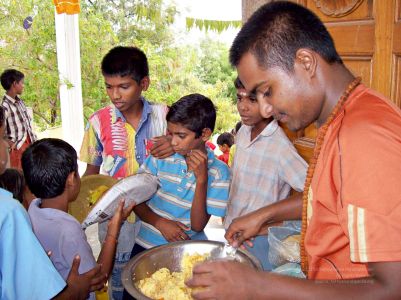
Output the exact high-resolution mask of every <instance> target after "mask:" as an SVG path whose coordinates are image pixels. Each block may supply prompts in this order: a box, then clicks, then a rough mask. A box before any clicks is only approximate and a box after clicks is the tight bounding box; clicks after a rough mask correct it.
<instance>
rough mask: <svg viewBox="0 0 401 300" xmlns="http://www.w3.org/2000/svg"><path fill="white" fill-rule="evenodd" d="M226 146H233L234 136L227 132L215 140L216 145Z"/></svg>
mask: <svg viewBox="0 0 401 300" xmlns="http://www.w3.org/2000/svg"><path fill="white" fill-rule="evenodd" d="M224 144H226V145H227V146H228V147H231V146H232V145H234V136H233V135H232V134H231V133H229V132H223V133H222V134H220V135H219V137H218V138H217V145H221V146H222V145H224Z"/></svg>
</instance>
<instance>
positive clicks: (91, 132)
mask: <svg viewBox="0 0 401 300" xmlns="http://www.w3.org/2000/svg"><path fill="white" fill-rule="evenodd" d="M101 69H102V74H103V77H104V81H105V85H106V91H107V95H108V96H109V98H110V100H111V102H112V103H111V104H110V105H108V106H106V107H104V108H102V109H100V110H98V111H97V112H95V113H94V114H93V115H92V116H90V118H89V122H88V124H87V126H86V129H85V135H84V138H83V142H82V147H81V151H80V156H79V159H80V160H81V161H83V162H86V163H87V167H86V171H85V173H84V175H83V176H86V175H93V174H99V173H102V174H107V175H109V176H112V177H114V178H117V179H122V178H125V177H127V176H130V175H134V174H135V173H136V172H137V170H138V168H139V166H140V165H141V164H142V163H143V161H144V160H145V158H146V154H147V147H148V148H150V153H151V154H152V155H154V156H156V157H167V156H170V155H171V154H173V150H172V147H171V144H170V140H169V139H168V137H166V136H163V135H164V134H165V133H166V114H167V111H168V107H167V106H165V105H161V104H151V103H150V102H149V101H148V100H146V99H145V98H144V97H143V96H142V92H144V91H146V90H147V89H148V87H149V84H150V78H149V67H148V60H147V58H146V55H145V53H143V52H142V51H141V50H140V49H138V48H136V47H122V46H118V47H115V48H113V49H111V50H110V51H109V52H108V53H107V54H106V55H105V56H104V58H103V60H102V64H101ZM151 144H152V146H151V147H150V145H151ZM106 232H107V224H106V223H105V222H103V223H100V224H99V240H100V242H103V241H104V239H105V236H106ZM136 232H137V229H136V227H135V224H134V221H133V218H131V217H129V218H128V219H127V221H125V222H124V223H123V225H122V228H121V232H120V236H119V240H118V246H117V253H116V257H115V263H114V267H113V271H112V276H111V280H110V282H109V291H110V293H109V296H110V298H112V299H114V300H121V299H122V295H123V290H124V288H123V286H122V283H121V272H122V269H123V267H124V266H125V264H126V263H127V262H128V260H129V257H130V254H131V250H132V247H133V246H134V243H135V235H136Z"/></svg>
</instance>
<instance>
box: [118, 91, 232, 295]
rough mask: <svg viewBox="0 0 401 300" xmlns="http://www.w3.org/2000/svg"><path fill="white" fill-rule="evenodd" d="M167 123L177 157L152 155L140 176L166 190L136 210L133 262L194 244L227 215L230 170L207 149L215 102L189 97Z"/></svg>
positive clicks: (173, 110) (178, 104)
mask: <svg viewBox="0 0 401 300" xmlns="http://www.w3.org/2000/svg"><path fill="white" fill-rule="evenodd" d="M166 118H167V127H168V132H169V134H170V135H171V137H172V139H171V144H172V146H173V147H174V152H175V154H174V155H173V156H170V157H168V158H165V159H157V158H155V157H153V156H150V157H148V158H147V160H146V161H145V163H144V164H143V165H142V166H141V168H140V171H139V174H146V175H148V176H151V177H153V179H154V180H155V181H159V182H160V187H159V189H158V191H157V192H156V194H155V195H154V196H152V198H151V199H150V200H149V201H147V202H144V203H141V204H139V205H138V206H137V207H136V208H135V213H136V214H137V215H138V216H139V218H140V219H141V228H140V231H139V233H138V235H137V238H136V244H135V246H134V248H133V249H132V253H131V257H134V256H135V255H137V254H138V253H141V252H142V251H144V250H146V249H149V248H152V247H155V246H159V245H163V244H166V243H169V242H175V241H182V240H189V239H191V237H193V236H195V235H196V234H197V233H199V232H202V231H203V229H204V228H205V226H206V224H207V223H208V221H209V219H210V216H211V215H216V216H220V217H223V216H224V215H225V212H226V204H227V200H228V190H229V184H230V170H229V168H228V166H227V165H226V164H224V163H223V162H222V161H220V160H218V159H217V157H216V156H215V155H214V154H213V152H212V151H211V150H210V149H209V147H207V146H206V141H207V140H208V139H209V138H210V136H211V134H212V132H213V130H214V127H215V122H216V109H215V107H214V105H213V102H212V101H211V100H210V99H209V98H207V97H205V96H203V95H200V94H190V95H187V96H184V97H182V98H181V99H180V100H178V101H177V102H175V103H174V104H173V105H172V106H171V108H170V111H169V112H168V114H167V117H166ZM124 297H125V299H131V297H129V295H128V294H125V295H124Z"/></svg>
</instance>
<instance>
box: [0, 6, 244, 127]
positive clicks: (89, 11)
mask: <svg viewBox="0 0 401 300" xmlns="http://www.w3.org/2000/svg"><path fill="white" fill-rule="evenodd" d="M177 14H178V11H177V9H176V7H175V6H174V5H172V4H166V3H165V2H164V1H162V0H137V1H130V0H82V1H81V14H80V17H79V26H80V50H81V72H82V91H83V102H84V115H85V118H88V117H89V116H90V115H91V114H92V113H93V112H95V111H96V110H98V109H99V108H101V107H103V106H105V105H107V104H108V103H109V99H108V97H107V94H106V92H105V88H104V80H103V77H102V75H101V72H100V63H101V60H102V57H103V56H104V55H105V54H106V53H107V51H108V50H109V49H110V48H112V47H114V46H116V45H135V46H137V47H139V48H141V49H142V50H143V51H144V52H145V53H146V54H147V56H148V60H149V66H150V77H151V85H150V88H149V90H148V91H147V92H146V93H144V95H145V97H146V98H147V99H149V100H151V101H154V102H161V103H166V104H172V103H173V102H175V101H176V100H178V99H179V98H180V97H182V96H184V95H186V94H189V93H194V92H198V93H203V94H205V95H206V96H208V97H210V98H211V99H212V100H213V101H214V103H215V105H216V107H217V108H218V120H217V124H216V131H219V132H221V131H226V130H229V129H230V128H231V127H232V126H233V125H234V124H235V122H236V121H237V120H238V114H237V112H236V109H235V106H234V105H233V102H232V100H233V99H234V89H233V80H234V78H235V73H234V71H233V69H232V68H231V67H230V65H229V63H228V58H227V53H228V49H227V46H225V45H224V44H221V43H218V42H216V41H213V40H210V39H206V40H204V41H202V42H201V43H200V44H199V47H198V46H194V45H186V46H185V45H182V44H180V43H177V41H176V40H175V36H174V33H173V31H172V29H171V26H170V25H172V24H173V22H174V19H175V17H176V16H177ZM27 16H32V17H33V24H32V27H31V28H30V29H28V30H25V29H23V27H22V23H23V20H24V19H25V18H26V17H27ZM0 20H1V22H0V70H3V69H5V68H17V69H20V70H21V71H22V72H24V73H25V76H26V78H25V85H26V87H25V92H24V95H23V98H24V100H25V101H26V102H27V103H28V105H29V106H32V107H33V110H34V117H35V123H36V124H38V125H39V126H40V127H41V128H46V127H51V126H54V125H58V124H59V123H60V122H61V120H60V103H59V95H58V85H59V77H58V70H57V55H56V36H55V35H56V33H55V24H54V23H55V21H54V6H53V5H52V3H51V1H43V0H18V1H17V0H0Z"/></svg>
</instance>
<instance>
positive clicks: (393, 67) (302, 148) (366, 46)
mask: <svg viewBox="0 0 401 300" xmlns="http://www.w3.org/2000/svg"><path fill="white" fill-rule="evenodd" d="M267 2H270V1H266V0H243V1H242V5H243V7H242V9H243V20H246V19H247V18H249V16H250V15H251V14H252V13H253V12H254V11H255V10H256V9H257V8H258V7H259V6H260V5H262V4H264V3H267ZM294 2H297V3H299V4H301V5H304V6H306V7H308V8H309V9H310V10H312V11H313V12H315V13H316V14H317V15H318V16H319V17H320V19H321V20H322V21H323V22H324V23H325V25H326V26H327V28H328V30H329V32H330V34H331V35H332V37H333V39H334V42H335V45H336V48H337V51H338V52H339V54H340V55H341V57H342V59H343V61H344V63H345V64H346V65H347V67H348V68H349V69H350V70H351V71H352V72H353V73H354V74H355V75H357V76H361V77H362V81H363V83H364V84H366V85H367V86H370V87H372V88H373V89H375V90H377V91H379V92H381V93H382V94H384V95H385V96H387V97H388V98H390V99H391V100H392V101H393V102H394V103H396V104H397V105H398V106H399V107H401V0H380V1H379V0H376V1H374V0H297V1H294ZM287 132H288V131H287ZM316 133H317V129H316V127H315V126H314V125H311V126H309V127H308V128H306V129H305V130H303V131H300V132H297V133H296V134H294V133H289V137H290V139H292V141H293V142H294V145H295V147H296V148H297V149H298V151H299V153H300V154H301V155H302V156H303V157H304V158H305V159H306V160H307V161H309V159H310V157H311V156H312V153H313V147H314V141H315V138H316Z"/></svg>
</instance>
